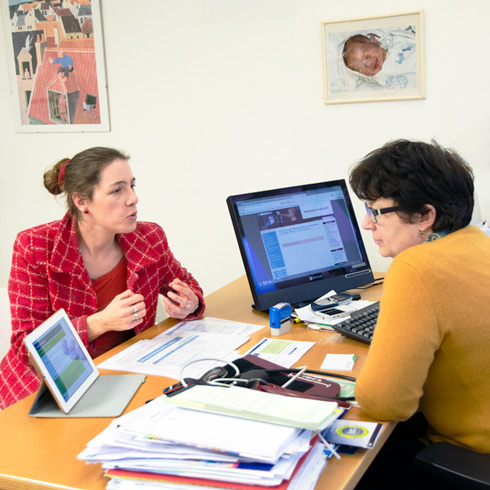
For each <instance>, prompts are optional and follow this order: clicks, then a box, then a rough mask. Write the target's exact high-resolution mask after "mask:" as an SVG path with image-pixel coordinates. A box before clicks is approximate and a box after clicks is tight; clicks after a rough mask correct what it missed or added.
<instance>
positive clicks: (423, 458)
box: [415, 442, 490, 490]
mask: <svg viewBox="0 0 490 490" xmlns="http://www.w3.org/2000/svg"><path fill="white" fill-rule="evenodd" d="M415 463H416V464H417V465H419V466H420V467H421V468H423V469H424V470H425V471H427V472H428V473H430V474H431V475H432V476H434V477H436V478H438V479H440V480H441V481H444V482H446V483H449V484H451V485H453V486H456V487H457V488H460V489H482V490H483V489H490V454H482V453H477V452H475V451H472V450H470V449H466V448H463V447H459V446H455V445H453V444H448V443H445V442H438V443H435V444H432V445H431V446H428V447H426V448H424V449H422V450H421V451H419V452H418V453H417V454H416V455H415Z"/></svg>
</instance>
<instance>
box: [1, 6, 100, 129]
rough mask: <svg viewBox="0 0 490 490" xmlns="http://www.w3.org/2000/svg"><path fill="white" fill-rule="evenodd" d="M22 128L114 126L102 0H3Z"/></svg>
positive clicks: (13, 90)
mask: <svg viewBox="0 0 490 490" xmlns="http://www.w3.org/2000/svg"><path fill="white" fill-rule="evenodd" d="M0 2H1V4H0V6H1V12H2V17H3V22H4V26H5V29H4V32H5V43H6V47H7V62H8V65H9V66H8V69H9V75H10V91H11V94H12V100H13V111H14V119H15V127H16V130H17V131H18V132H32V133H42V132H85V131H87V132H88V131H109V129H110V125H109V110H108V102H107V83H106V77H105V61H104V50H103V39H102V21H101V15H100V3H99V0H73V1H72V2H62V3H54V2H52V3H50V2H39V1H32V0H22V1H21V0H0Z"/></svg>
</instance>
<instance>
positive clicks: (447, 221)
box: [349, 139, 474, 232]
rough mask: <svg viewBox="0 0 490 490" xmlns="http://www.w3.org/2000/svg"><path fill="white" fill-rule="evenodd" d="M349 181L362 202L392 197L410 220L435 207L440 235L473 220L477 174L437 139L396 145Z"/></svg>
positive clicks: (370, 158) (357, 168)
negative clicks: (427, 205)
mask: <svg viewBox="0 0 490 490" xmlns="http://www.w3.org/2000/svg"><path fill="white" fill-rule="evenodd" d="M349 181H350V185H351V187H352V189H353V190H354V192H355V193H356V195H357V197H359V199H363V200H368V201H375V200H376V199H378V198H380V197H385V198H392V199H393V200H394V201H395V203H396V204H397V205H399V206H401V207H402V211H400V212H399V214H400V216H401V217H402V218H404V219H406V220H407V221H409V222H410V221H411V218H412V216H413V215H415V214H425V213H426V212H427V210H426V208H425V207H424V205H426V204H431V205H432V206H434V208H435V210H436V219H435V221H434V225H433V227H432V230H433V231H435V232H437V231H444V230H445V231H448V232H451V231H455V230H459V229H460V228H464V227H465V226H467V225H468V224H469V222H470V221H471V216H472V214H473V206H474V197H473V193H474V184H473V171H472V170H471V167H470V166H469V165H468V164H467V163H466V162H465V161H464V160H463V159H462V158H461V157H460V156H459V155H458V154H457V153H456V152H454V151H451V150H449V149H446V148H443V147H442V146H440V145H439V144H437V143H436V142H435V141H432V142H431V144H429V143H423V142H420V141H409V140H403V139H400V140H396V141H391V142H389V143H387V144H385V145H384V146H382V147H381V148H378V149H377V150H374V151H373V152H371V153H369V154H368V155H366V156H365V157H364V158H363V159H362V160H361V161H359V162H358V163H357V164H355V165H354V167H353V168H352V169H351V172H350V178H349Z"/></svg>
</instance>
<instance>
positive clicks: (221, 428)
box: [78, 387, 338, 490]
mask: <svg viewBox="0 0 490 490" xmlns="http://www.w3.org/2000/svg"><path fill="white" fill-rule="evenodd" d="M192 389H193V388H192ZM192 389H191V390H188V391H189V392H190V391H192ZM215 389H217V390H222V389H223V390H226V389H227V388H218V387H215ZM247 391H251V390H247ZM184 393H185V392H184ZM259 394H260V395H267V396H272V397H278V396H279V395H270V394H268V393H259ZM171 398H174V399H175V397H167V396H162V397H159V398H157V399H155V400H153V401H152V402H150V403H148V404H146V405H144V406H143V407H140V408H139V409H137V410H134V411H133V412H130V413H128V414H126V415H124V416H122V417H120V418H118V419H115V420H114V421H113V422H112V423H111V424H110V426H109V427H108V428H107V429H106V430H104V431H103V432H102V433H101V434H99V435H98V436H97V437H96V438H94V439H93V440H92V441H90V442H89V443H88V445H87V448H86V449H85V450H84V451H83V452H82V453H81V454H80V455H79V456H78V457H79V459H82V460H85V461H87V462H89V463H102V466H103V468H104V469H105V470H106V475H107V476H108V477H110V481H109V483H108V485H107V488H108V489H118V490H126V489H132V488H141V487H143V488H148V489H152V488H155V489H156V488H174V489H175V488H178V489H182V490H187V488H189V489H192V490H196V489H199V488H205V489H206V490H211V489H213V488H237V489H250V488H255V489H256V490H257V489H260V488H264V489H265V488H269V489H277V490H282V489H288V490H293V489H294V490H296V489H297V490H300V489H301V490H305V489H310V488H313V487H314V485H315V483H316V481H317V479H318V477H319V475H320V472H321V470H322V469H323V467H324V465H325V463H326V459H327V456H326V454H325V452H324V451H323V449H324V446H323V445H322V444H320V443H319V442H317V437H316V436H315V434H314V433H313V432H312V431H311V430H308V429H303V428H299V427H290V426H287V425H279V424H275V423H266V422H261V421H257V420H251V419H248V418H241V417H236V416H227V415H221V414H217V413H211V412H203V411H200V410H194V409H188V408H183V407H180V406H177V405H176V404H175V403H169V400H170V399H171ZM280 398H283V399H284V400H287V398H288V397H280ZM294 400H296V399H294ZM303 401H305V400H304V399H303ZM306 401H312V400H306ZM319 403H325V404H326V405H328V404H329V402H319ZM333 405H335V404H333ZM330 408H331V414H334V413H335V412H336V410H335V408H334V407H330ZM337 416H338V414H337ZM331 418H332V419H334V418H335V416H334V415H331ZM297 425H299V426H302V425H304V424H303V423H299V424H297ZM320 425H321V426H322V427H323V426H324V424H323V423H322V424H320ZM252 486H253V487H252Z"/></svg>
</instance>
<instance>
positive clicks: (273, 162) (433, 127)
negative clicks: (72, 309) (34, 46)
mask: <svg viewBox="0 0 490 490" xmlns="http://www.w3.org/2000/svg"><path fill="white" fill-rule="evenodd" d="M139 4H140V2H135V1H129V0H118V1H115V0H104V1H103V2H102V14H103V24H104V40H105V53H106V68H107V81H108V87H109V103H110V113H111V120H112V129H111V131H110V132H108V133H74V134H68V133H61V134H25V133H16V132H15V130H14V126H13V116H12V109H11V98H10V92H9V79H8V75H7V71H6V69H5V67H6V49H5V40H4V36H3V35H2V36H0V43H1V44H2V46H1V47H0V66H1V67H3V68H2V69H1V70H0V106H1V107H2V108H3V109H2V111H0V134H1V153H0V154H1V156H0V158H1V178H0V216H1V230H2V238H1V241H0V287H2V286H6V284H7V279H8V273H9V268H10V256H11V248H12V243H13V240H14V237H15V235H16V233H17V232H18V231H20V230H22V229H24V228H27V227H30V226H33V225H36V224H38V223H42V222H46V221H49V220H53V219H57V218H58V217H60V216H61V215H62V214H63V212H64V207H63V205H62V203H61V204H57V203H56V201H55V199H54V198H53V197H52V196H51V195H49V194H48V193H47V191H45V190H44V188H43V186H42V174H43V171H44V170H45V168H46V167H48V166H50V165H51V164H53V163H54V162H55V161H57V160H59V159H60V158H62V157H70V156H72V155H74V154H75V153H76V152H78V151H80V150H82V149H84V148H87V147H89V146H94V145H106V146H115V147H118V148H122V149H124V150H126V151H128V152H129V153H130V154H131V155H132V166H133V171H134V173H135V175H136V177H137V191H138V193H139V197H140V205H139V216H140V219H144V220H151V221H156V222H158V223H160V224H161V225H162V226H163V227H164V228H165V230H166V231H167V234H168V237H169V241H170V245H171V247H172V249H173V250H174V252H175V254H176V255H177V257H178V258H179V259H180V260H181V262H182V263H183V264H184V265H186V266H187V267H188V268H189V269H190V270H191V271H192V272H193V273H194V275H195V276H196V277H197V278H198V280H199V281H200V282H201V284H202V286H203V287H204V289H205V293H210V292H212V291H213V290H215V289H217V288H219V287H221V286H223V285H224V284H226V283H228V282H229V281H231V280H232V279H235V278H236V277H238V276H240V275H242V274H243V273H244V270H243V266H242V262H241V259H240V255H239V252H238V247H237V244H236V240H235V237H234V235H233V230H232V227H231V223H230V219H229V216H228V211H227V208H226V205H225V199H226V197H227V196H228V195H230V194H235V193H241V192H247V191H253V190H260V189H267V188H271V187H275V186H289V185H294V184H296V183H307V182H315V181H320V180H330V179H337V178H346V177H347V175H348V169H349V167H350V165H352V163H354V162H355V161H356V160H357V159H358V158H360V157H361V156H363V155H364V154H366V153H367V152H368V151H370V150H372V149H374V148H376V147H378V146H380V145H382V144H383V143H384V142H385V141H387V140H390V139H393V138H398V137H405V138H416V139H423V140H430V139H431V138H437V140H438V141H439V142H440V143H441V144H443V145H446V146H452V147H454V148H456V149H458V150H459V151H460V153H461V154H462V155H463V157H464V158H466V160H468V161H469V162H470V163H471V164H472V165H473V167H474V170H475V176H476V187H477V190H478V194H479V200H480V208H481V214H482V215H483V217H488V216H489V212H490V192H488V191H487V189H488V188H489V187H490V151H489V147H490V137H489V126H490V124H489V121H490V97H489V96H488V80H489V79H490V65H489V64H488V63H487V62H486V59H487V57H488V47H489V40H488V19H489V18H490V2H488V0H469V1H468V2H464V5H463V3H462V2H460V0H420V1H419V2H415V3H414V2H413V1H408V0H379V1H377V2H365V1H361V0H353V1H350V2H339V1H332V0H186V1H182V0H146V1H145V2H141V8H140V9H139V10H138V8H137V6H138V5H139ZM416 9H423V10H424V13H425V27H426V29H425V48H426V83H427V98H426V99H425V100H418V101H399V102H375V103H363V104H340V105H325V104H324V103H323V78H322V77H323V75H322V52H321V34H320V33H321V31H320V23H321V21H322V20H333V19H346V18H352V17H362V16H370V15H381V14H389V13H400V12H406V11H411V10H416ZM1 28H2V31H3V25H2V27H1ZM354 201H356V211H357V213H358V219H362V217H363V211H362V206H361V203H359V202H357V200H356V199H354ZM365 241H366V245H367V249H368V253H369V256H370V258H371V261H372V263H373V267H374V268H375V269H377V270H385V269H386V267H387V266H388V265H389V262H388V261H387V260H386V259H382V258H380V257H379V256H378V253H377V250H376V247H374V246H373V244H372V243H371V239H370V236H369V235H365Z"/></svg>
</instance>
